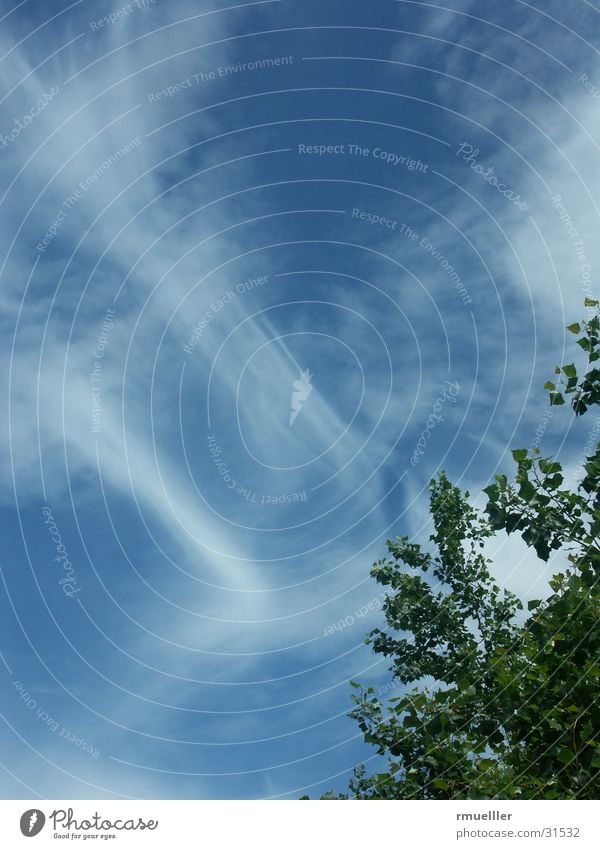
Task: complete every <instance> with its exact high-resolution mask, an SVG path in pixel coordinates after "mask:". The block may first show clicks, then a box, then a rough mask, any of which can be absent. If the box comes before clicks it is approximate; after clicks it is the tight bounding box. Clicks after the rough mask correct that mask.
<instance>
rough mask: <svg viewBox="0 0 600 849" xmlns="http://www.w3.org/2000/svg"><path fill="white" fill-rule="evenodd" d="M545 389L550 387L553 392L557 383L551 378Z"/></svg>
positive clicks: (545, 384)
mask: <svg viewBox="0 0 600 849" xmlns="http://www.w3.org/2000/svg"><path fill="white" fill-rule="evenodd" d="M544 389H550V390H551V391H552V392H554V390H555V389H556V383H552V381H551V380H547V381H546V382H545V383H544Z"/></svg>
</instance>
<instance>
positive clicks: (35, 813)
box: [21, 808, 46, 837]
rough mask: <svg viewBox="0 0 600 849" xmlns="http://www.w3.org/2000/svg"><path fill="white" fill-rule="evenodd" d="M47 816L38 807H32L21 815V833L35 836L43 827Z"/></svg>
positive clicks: (26, 835) (25, 835)
mask: <svg viewBox="0 0 600 849" xmlns="http://www.w3.org/2000/svg"><path fill="white" fill-rule="evenodd" d="M45 823H46V817H45V816H44V814H43V813H42V812H41V811H39V810H38V809H37V808H32V809H31V810H29V811H25V813H24V814H23V815H22V816H21V834H22V835H23V836H24V837H35V836H36V834H39V833H40V831H41V830H42V829H43V827H44V825H45Z"/></svg>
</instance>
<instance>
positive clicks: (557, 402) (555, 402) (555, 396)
mask: <svg viewBox="0 0 600 849" xmlns="http://www.w3.org/2000/svg"><path fill="white" fill-rule="evenodd" d="M564 403H565V399H564V398H563V396H562V395H561V394H560V392H551V393H550V406H551V407H560V406H561V404H564Z"/></svg>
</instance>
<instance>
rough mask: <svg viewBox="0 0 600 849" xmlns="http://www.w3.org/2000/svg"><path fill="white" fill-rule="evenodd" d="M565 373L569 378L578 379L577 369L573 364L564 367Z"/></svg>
mask: <svg viewBox="0 0 600 849" xmlns="http://www.w3.org/2000/svg"><path fill="white" fill-rule="evenodd" d="M563 372H564V373H565V374H566V376H567V377H571V378H572V377H574V378H575V379H577V369H576V368H575V366H574V365H573V363H569V365H567V366H563Z"/></svg>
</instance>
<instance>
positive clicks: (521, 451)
mask: <svg viewBox="0 0 600 849" xmlns="http://www.w3.org/2000/svg"><path fill="white" fill-rule="evenodd" d="M512 455H513V460H514V461H515V463H521V462H522V461H523V460H526V459H527V449H526V448H515V449H514V450H513V452H512Z"/></svg>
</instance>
